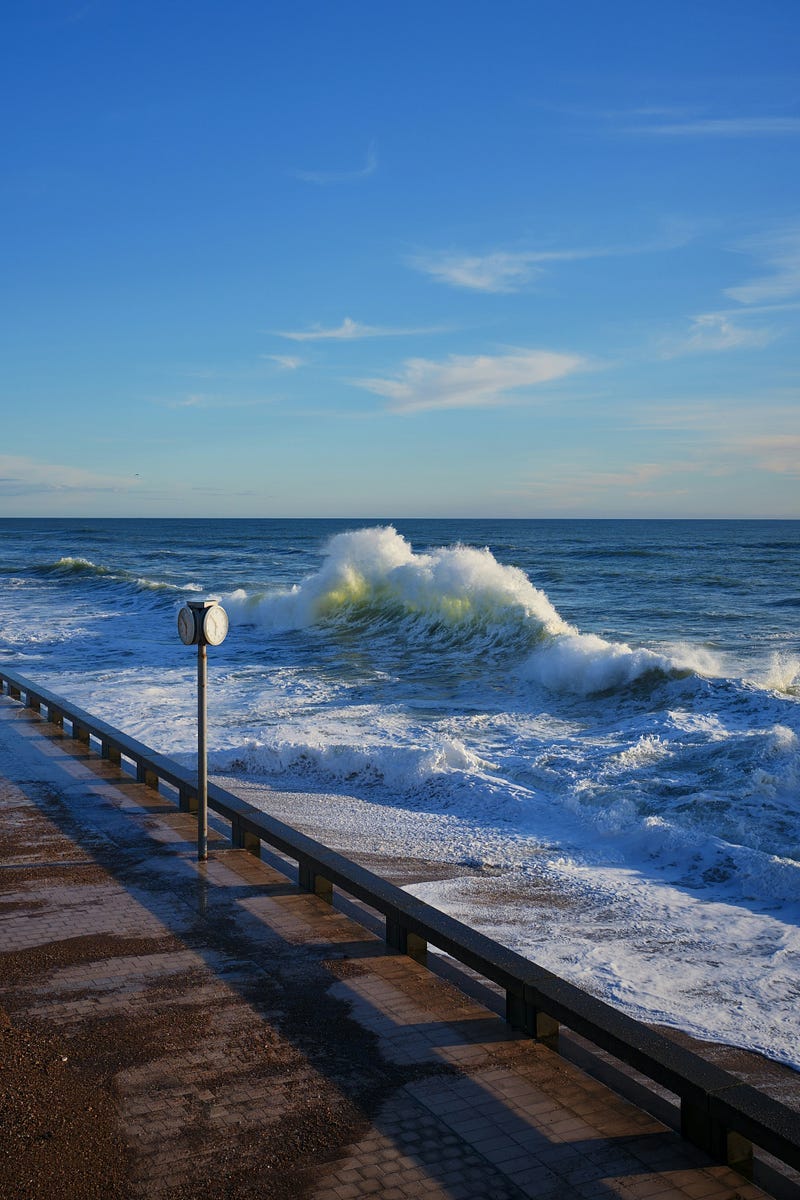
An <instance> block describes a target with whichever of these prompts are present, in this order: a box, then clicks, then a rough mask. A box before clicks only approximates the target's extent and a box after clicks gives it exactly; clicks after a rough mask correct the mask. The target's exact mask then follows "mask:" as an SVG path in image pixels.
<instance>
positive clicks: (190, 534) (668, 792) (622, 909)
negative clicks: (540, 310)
mask: <svg viewBox="0 0 800 1200" xmlns="http://www.w3.org/2000/svg"><path fill="white" fill-rule="evenodd" d="M799 563H800V521H650V520H626V521H613V520H563V521H562V520H541V521H540V520H390V519H385V520H384V519H376V520H363V519H361V520H352V521H348V520H200V519H198V520H157V519H151V520H118V519H106V520H101V519H92V520H77V519H75V520H73V519H59V520H55V519H54V520H33V519H31V520H25V519H7V520H2V521H0V599H1V600H2V609H0V613H1V614H2V615H0V661H2V663H3V665H5V666H7V667H9V668H12V669H14V670H16V671H19V672H21V673H22V674H24V675H25V676H27V677H29V678H30V679H33V680H35V681H37V682H39V683H41V684H42V685H44V686H47V687H49V688H51V689H52V690H53V691H55V692H57V693H59V694H60V695H62V696H64V697H66V698H68V699H69V700H71V701H73V702H74V703H77V704H78V705H80V706H82V707H84V708H86V709H88V710H89V711H91V712H92V713H94V714H96V715H97V716H100V717H102V718H103V719H105V720H107V721H108V722H110V723H111V724H112V725H115V726H117V727H118V728H120V729H122V730H124V731H125V732H127V733H129V734H132V735H133V736H135V737H137V738H139V739H141V740H142V741H144V742H145V743H147V744H148V745H150V746H152V747H153V748H155V749H157V750H159V751H161V752H164V753H166V754H168V755H170V756H172V757H173V758H175V759H177V760H178V761H179V762H182V763H185V764H190V765H191V764H193V763H195V762H196V707H195V706H196V698H195V681H196V654H195V652H194V650H193V649H192V648H189V647H186V646H184V645H183V643H182V642H181V641H180V639H179V637H178V631H177V615H178V612H179V610H180V608H181V607H182V606H183V605H184V604H185V603H186V602H187V601H189V600H197V599H206V598H212V599H216V600H218V601H219V602H220V603H221V604H222V605H223V607H224V608H225V609H226V611H227V613H228V617H229V621H230V629H229V632H228V636H227V638H226V639H225V641H224V642H223V643H222V644H221V645H219V646H214V647H211V648H209V652H208V659H209V689H208V696H209V699H208V703H209V735H208V736H209V769H210V772H211V774H212V776H213V775H216V776H218V777H220V778H221V779H224V780H225V782H226V786H232V787H234V788H237V787H239V788H240V789H241V790H242V792H243V794H246V795H247V798H248V799H249V800H251V802H254V803H259V804H263V806H264V807H265V808H269V805H270V801H269V797H270V795H275V794H278V793H279V794H280V795H281V796H282V797H283V800H284V805H285V804H287V803H288V804H289V807H290V811H293V808H292V806H295V809H294V810H296V812H297V817H298V821H302V823H303V824H304V827H306V828H308V827H309V826H310V827H312V828H318V829H322V830H324V831H327V834H328V836H329V837H335V840H336V844H337V846H338V847H339V848H341V849H344V850H345V852H347V851H348V850H349V851H350V852H351V853H353V854H368V855H377V856H383V857H384V858H387V859H390V858H392V856H398V857H399V856H402V857H405V858H408V859H415V860H420V861H424V862H428V863H432V864H439V865H443V864H446V865H447V871H444V872H443V871H442V870H440V871H438V872H437V871H432V872H431V878H428V879H423V881H422V882H417V883H414V884H412V885H410V890H412V891H414V892H415V893H416V894H418V895H421V896H423V897H424V898H425V899H426V900H428V901H429V902H430V903H432V904H435V905H437V906H439V907H440V908H442V909H444V910H445V911H447V912H450V913H452V914H453V915H454V916H457V917H458V918H459V919H461V920H464V921H466V922H467V923H469V924H472V925H474V926H476V927H478V928H480V929H482V930H484V931H485V932H487V933H489V934H490V935H491V936H494V937H496V938H498V939H499V940H500V941H502V942H505V943H506V944H508V945H510V946H512V947H513V948H514V949H516V950H518V951H519V952H520V953H522V954H525V955H527V956H528V957H530V958H532V959H534V960H535V961H537V962H539V963H541V964H542V965H544V966H546V967H548V968H549V969H551V970H553V971H556V972H557V973H558V974H560V975H563V976H564V977H566V978H568V979H570V980H572V981H573V982H575V983H577V984H579V985H580V986H582V987H585V988H587V989H588V990H590V991H591V992H593V993H595V994H596V995H599V996H601V997H603V998H604V999H606V1000H608V1001H609V1002H610V1003H612V1004H615V1005H616V1006H618V1007H620V1008H622V1009H624V1010H625V1011H626V1012H629V1013H631V1014H632V1015H634V1016H636V1017H638V1018H640V1019H643V1020H646V1021H649V1022H653V1023H656V1024H659V1025H662V1026H667V1027H672V1028H676V1029H681V1030H684V1031H685V1032H687V1033H690V1034H692V1035H694V1036H696V1037H699V1038H705V1039H708V1040H712V1041H716V1042H721V1043H726V1044H730V1045H734V1046H739V1047H743V1048H746V1049H750V1050H754V1051H757V1052H760V1053H763V1054H765V1055H767V1056H768V1057H770V1058H772V1059H774V1060H776V1061H778V1062H782V1063H786V1064H789V1065H791V1066H794V1067H795V1068H800V1038H799V1037H798V1019H797V1014H798V1009H799V1008H800V740H799V739H800V569H799V568H798V564H799ZM441 875H444V876H445V877H443V878H442V877H437V876H441Z"/></svg>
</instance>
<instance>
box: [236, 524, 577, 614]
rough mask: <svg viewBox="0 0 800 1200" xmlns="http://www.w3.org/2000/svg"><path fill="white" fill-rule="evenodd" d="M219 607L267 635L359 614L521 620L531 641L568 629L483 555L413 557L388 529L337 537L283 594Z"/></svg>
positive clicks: (544, 602) (523, 583) (534, 593)
mask: <svg viewBox="0 0 800 1200" xmlns="http://www.w3.org/2000/svg"><path fill="white" fill-rule="evenodd" d="M226 604H227V606H228V608H229V609H230V611H231V614H232V616H233V617H234V619H238V620H245V621H246V620H250V621H256V622H259V623H261V624H263V625H265V626H267V627H268V628H274V629H280V628H289V629H300V628H303V627H305V626H308V625H312V624H315V623H317V622H320V621H326V620H328V621H331V620H333V621H335V620H337V619H342V618H345V619H346V618H347V617H348V616H350V617H352V616H353V615H354V614H358V613H371V614H372V615H373V616H374V617H376V618H380V617H381V616H383V617H388V618H391V619H396V618H397V617H398V616H399V617H401V618H402V617H406V618H412V619H413V618H418V617H424V618H427V620H428V621H429V622H430V621H435V622H444V623H446V624H448V625H451V626H460V627H462V628H464V627H470V626H473V625H476V626H483V627H486V626H487V625H492V624H494V625H503V624H506V623H508V622H521V621H526V622H529V623H531V626H532V629H533V632H534V634H535V635H537V636H538V635H539V634H540V633H542V632H545V633H556V632H562V631H566V630H568V629H569V626H568V625H567V624H566V622H565V621H563V620H562V619H561V617H560V616H559V615H558V613H557V612H556V610H555V609H554V608H553V606H552V604H551V603H550V601H549V600H548V599H547V597H546V596H545V594H544V592H542V591H540V590H539V589H538V588H535V587H534V586H533V585H532V584H531V582H530V581H529V579H528V578H527V576H526V575H525V574H524V573H523V572H522V571H520V570H518V569H517V568H516V567H512V566H504V565H502V564H501V563H498V562H497V560H496V559H495V558H494V556H493V555H492V554H491V552H490V551H489V550H485V549H484V550H476V549H474V548H472V547H469V546H454V547H446V548H442V549H438V550H435V551H432V552H431V553H429V554H415V553H414V551H413V550H412V548H411V546H410V545H409V543H408V542H407V541H406V540H405V539H404V538H402V537H401V536H400V535H399V534H398V533H397V531H396V530H395V529H393V528H391V527H390V526H389V527H384V528H374V529H361V530H354V531H352V532H349V533H341V534H338V535H337V536H336V537H334V538H332V539H331V541H330V543H329V544H328V547H327V549H326V553H325V561H324V563H323V566H322V567H321V569H320V570H319V571H318V572H316V573H315V574H313V575H311V576H309V577H308V578H307V579H305V580H304V581H303V582H302V583H301V584H298V585H296V586H295V587H293V588H292V589H290V590H289V591H284V592H281V593H278V594H274V595H266V596H265V595H261V596H248V595H247V594H246V592H244V591H242V590H241V589H239V590H237V591H235V592H233V593H231V594H229V595H228V596H227V597H226Z"/></svg>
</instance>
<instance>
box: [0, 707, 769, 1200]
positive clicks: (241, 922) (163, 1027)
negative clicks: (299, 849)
mask: <svg viewBox="0 0 800 1200" xmlns="http://www.w3.org/2000/svg"><path fill="white" fill-rule="evenodd" d="M67 751H68V753H67ZM195 836H196V832H195V826H194V823H193V821H192V820H191V818H189V817H188V816H186V815H184V814H181V813H179V812H177V811H176V810H175V808H174V807H173V806H172V805H171V804H169V803H168V802H166V801H165V800H164V798H163V797H160V796H158V795H157V794H156V793H155V792H153V791H151V790H149V789H147V788H145V787H144V785H141V784H137V783H135V782H132V781H131V780H129V779H127V778H124V777H122V776H121V775H120V774H119V773H118V772H117V771H116V769H115V768H113V767H112V766H111V765H109V764H106V763H101V762H100V761H99V760H98V759H97V757H96V756H94V755H92V756H91V759H90V758H89V757H88V756H87V752H86V749H85V747H81V746H79V745H78V744H77V743H73V742H71V741H70V740H69V739H66V738H63V737H62V736H61V735H60V734H58V733H57V732H56V731H55V730H54V728H53V727H51V726H49V725H47V724H46V723H45V722H43V721H39V720H37V719H35V718H32V717H31V715H30V714H25V713H23V712H22V711H21V710H20V708H19V706H18V705H16V704H14V703H13V702H11V701H9V700H7V699H5V698H0V1007H1V1008H2V1009H4V1010H5V1012H6V1013H7V1014H8V1021H7V1024H6V1028H5V1031H4V1032H5V1033H6V1034H7V1035H8V1037H9V1038H10V1039H11V1038H13V1037H14V1036H16V1037H17V1039H18V1042H19V1039H22V1044H24V1045H25V1046H27V1047H28V1048H29V1053H30V1054H31V1056H32V1061H35V1062H36V1064H38V1067H40V1068H41V1071H42V1078H43V1079H45V1080H46V1082H47V1085H48V1088H50V1089H51V1090H50V1092H48V1093H47V1094H48V1095H56V1097H58V1096H60V1097H61V1100H60V1101H57V1102H53V1103H50V1104H49V1105H46V1106H44V1107H43V1108H40V1109H36V1107H35V1097H34V1098H32V1099H31V1098H30V1097H29V1098H28V1099H29V1101H30V1105H31V1106H32V1108H31V1110H30V1112H29V1114H28V1117H27V1118H26V1120H27V1122H28V1125H27V1126H26V1132H25V1144H24V1145H20V1146H19V1147H18V1150H19V1153H20V1158H19V1160H18V1159H15V1158H13V1156H12V1154H11V1152H10V1151H9V1152H8V1154H7V1159H6V1164H5V1173H3V1172H2V1171H0V1181H2V1180H5V1181H6V1182H5V1184H3V1183H2V1182H0V1195H2V1196H4V1197H11V1196H13V1197H14V1200H32V1198H33V1197H36V1196H39V1195H42V1196H50V1197H57V1198H58V1200H62V1196H61V1194H60V1193H59V1191H58V1184H59V1178H60V1176H59V1171H60V1170H61V1169H62V1165H63V1163H64V1162H67V1159H68V1150H69V1146H70V1145H71V1144H72V1143H73V1142H75V1141H76V1140H80V1139H81V1138H83V1139H84V1141H85V1144H86V1146H87V1147H88V1146H90V1145H91V1144H92V1138H94V1139H95V1142H97V1141H98V1140H99V1141H100V1142H102V1145H98V1146H96V1147H95V1149H96V1150H97V1155H96V1161H97V1163H98V1164H100V1165H98V1166H97V1167H96V1168H93V1170H92V1171H91V1172H87V1174H91V1178H88V1179H73V1182H72V1183H71V1184H70V1185H69V1186H70V1189H71V1190H70V1191H69V1192H64V1193H63V1197H64V1200H74V1198H77V1197H79V1196H80V1197H84V1196H93V1195H98V1196H102V1197H104V1198H106V1200H113V1197H114V1196H120V1197H122V1196H133V1197H147V1198H148V1200H150V1198H158V1200H160V1198H162V1197H169V1198H171V1200H177V1198H178V1197H180V1198H182V1200H183V1198H187V1200H189V1198H192V1197H195V1196H196V1197H201V1196H202V1197H205V1198H206V1200H214V1198H215V1197H220V1198H222V1197H227V1198H229V1200H234V1198H239V1197H255V1196H259V1197H262V1198H264V1200H269V1198H280V1200H283V1198H287V1200H288V1198H290V1197H292V1198H296V1200H301V1198H308V1200H351V1198H355V1197H361V1196H375V1197H380V1198H381V1200H417V1198H419V1197H425V1200H468V1198H475V1200H478V1198H480V1200H522V1198H523V1197H540V1198H544V1197H559V1198H562V1197H578V1198H586V1200H601V1198H608V1200H611V1198H613V1197H620V1198H630V1200H645V1198H647V1200H666V1198H667V1197H675V1198H677V1197H683V1198H688V1197H691V1198H693V1200H701V1198H703V1200H706V1198H707V1200H755V1198H756V1197H759V1196H762V1195H763V1193H762V1192H761V1191H760V1190H759V1189H758V1188H756V1187H755V1186H753V1185H752V1184H748V1183H747V1182H746V1181H744V1180H743V1179H742V1177H741V1176H739V1175H737V1174H736V1173H734V1172H733V1171H731V1170H729V1169H728V1168H726V1167H723V1166H718V1165H713V1164H711V1163H710V1162H709V1160H707V1159H706V1158H705V1157H704V1156H703V1155H702V1154H700V1153H699V1152H697V1151H695V1150H694V1149H693V1148H691V1147H689V1146H688V1145H687V1144H686V1143H684V1142H683V1141H681V1139H680V1138H679V1137H678V1136H677V1135H676V1134H675V1133H673V1132H671V1131H670V1130H668V1129H666V1128H665V1127H664V1126H663V1125H661V1124H659V1123H658V1121H656V1120H655V1119H653V1118H652V1117H650V1116H648V1115H647V1114H646V1113H644V1112H642V1111H641V1110H639V1109H637V1108H635V1107H633V1106H632V1105H631V1104H629V1103H628V1102H626V1101H625V1100H623V1099H620V1098H619V1097H618V1096H616V1095H615V1094H614V1093H612V1092H611V1091H609V1090H607V1089H606V1087H605V1086H604V1085H602V1084H601V1083H598V1082H597V1081H595V1080H593V1079H591V1078H589V1077H588V1076H586V1075H584V1074H583V1073H582V1072H581V1071H580V1070H578V1069H577V1068H576V1067H574V1066H572V1065H571V1064H570V1063H568V1062H566V1061H565V1060H564V1059H562V1058H560V1057H559V1056H558V1055H557V1054H555V1053H553V1052H552V1051H551V1050H549V1049H547V1048H546V1047H544V1046H542V1045H539V1044H536V1043H534V1042H532V1041H530V1040H529V1039H527V1038H525V1037H524V1036H521V1035H519V1034H517V1033H515V1032H513V1031H512V1030H511V1029H509V1027H508V1026H507V1025H506V1024H505V1023H504V1022H503V1021H502V1020H500V1019H499V1018H498V1017H497V1016H495V1015H494V1014H493V1013H491V1012H489V1011H488V1010H487V1009H485V1008H483V1007H481V1006H480V1005H479V1004H478V1003H476V1002H475V1001H474V1000H471V999H469V998H468V997H466V996H465V995H463V994H461V993H460V992H458V991H456V990H455V989H454V988H453V987H452V986H451V985H450V984H449V983H447V982H445V981H443V980H441V979H439V978H437V977H436V976H435V975H433V974H432V973H430V972H429V971H427V970H426V969H425V968H424V967H423V966H421V965H419V964H418V963H416V962H414V961H413V960H411V959H409V958H406V957H403V956H398V955H394V954H388V953H386V951H385V948H384V945H383V943H382V941H381V940H380V939H378V938H377V937H375V936H374V935H373V934H371V933H369V932H367V931H366V930H365V929H364V928H363V927H362V926H360V925H358V924H355V923H354V922H353V921H352V920H350V919H349V918H348V917H347V916H345V915H343V914H342V913H340V912H338V911H337V910H336V909H334V908H331V906H329V905H326V904H325V903H324V902H323V901H321V900H320V899H318V898H317V897H315V896H311V895H307V894H305V893H301V892H299V891H298V890H297V889H296V887H295V886H294V885H293V884H291V883H290V882H289V881H288V880H287V878H286V876H284V875H282V874H280V873H279V872H278V871H277V870H275V869H273V868H272V867H271V866H269V865H267V864H266V863H262V862H259V861H257V860H256V859H254V858H253V857H252V856H250V855H248V854H247V853H245V852H244V851H239V850H230V849H227V848H225V843H224V842H223V841H222V840H221V839H219V838H216V837H214V835H213V834H212V839H211V843H210V845H211V852H210V858H209V862H208V864H207V865H205V866H200V865H198V864H197V862H196V861H195ZM0 1032H3V1030H0ZM26 1039H27V1040H26ZM14 1044H17V1043H14ZM37 1047H38V1051H37ZM42 1047H44V1048H45V1049H44V1050H42V1049H41V1048H42ZM31 1074H32V1071H30V1072H28V1076H27V1078H29V1077H31ZM31 1086H33V1085H31ZM59 1087H60V1088H61V1091H60V1092H59V1091H58V1088H59ZM53 1088H55V1089H56V1091H55V1092H53V1091H52V1089H53ZM0 1092H2V1088H0ZM6 1094H7V1095H12V1099H13V1097H14V1096H16V1093H15V1092H13V1089H11V1091H7V1093H6ZM76 1097H77V1099H76ZM17 1099H18V1097H17ZM16 1102H17V1101H15V1103H16ZM19 1103H20V1104H22V1101H21V1100H19ZM59 1104H62V1105H63V1106H64V1108H63V1110H62V1108H60V1107H59ZM70 1106H71V1108H70ZM12 1107H13V1106H12ZM67 1110H69V1120H68V1121H67V1118H66V1117H64V1120H63V1121H61V1124H59V1114H61V1113H62V1112H67ZM73 1110H75V1111H73ZM31 1113H32V1114H33V1115H31ZM37 1121H38V1125H36V1122H37ZM31 1122H33V1126H34V1127H33V1128H29V1126H30V1125H31ZM64 1122H66V1125H65V1124H64ZM12 1132H13V1131H12ZM19 1136H20V1137H22V1135H21V1134H20V1135H19ZM59 1139H60V1141H59ZM6 1144H7V1146H10V1144H11V1143H10V1142H7V1143H6ZM59 1146H60V1147H61V1150H59ZM104 1147H105V1148H106V1149H107V1150H109V1148H110V1150H109V1154H110V1160H111V1165H110V1166H109V1165H108V1163H109V1154H106V1156H105V1158H104V1157H103V1153H102V1151H103V1149H104ZM2 1154H3V1151H2V1148H1V1147H0V1155H2ZM18 1161H19V1162H20V1163H21V1164H22V1165H19V1169H17V1166H18ZM104 1164H105V1165H104ZM105 1170H109V1171H110V1176H109V1178H110V1179H111V1182H110V1183H109V1182H107V1181H104V1180H103V1179H102V1178H101V1176H102V1174H103V1172H104V1171H105ZM15 1172H16V1174H15ZM9 1181H10V1182H9ZM15 1181H16V1182H15ZM3 1186H5V1188H6V1191H5V1192H3V1191H2V1187H3ZM62 1186H63V1185H62ZM93 1187H94V1188H95V1190H94V1191H93V1190H92V1188H93ZM13 1188H16V1189H17V1190H9V1189H13Z"/></svg>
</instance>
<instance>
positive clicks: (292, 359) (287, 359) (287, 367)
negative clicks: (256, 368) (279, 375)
mask: <svg viewBox="0 0 800 1200" xmlns="http://www.w3.org/2000/svg"><path fill="white" fill-rule="evenodd" d="M261 357H262V358H264V359H266V360H267V361H268V362H274V363H275V364H276V365H277V366H279V367H281V368H282V369H283V370H284V371H297V370H298V368H300V367H304V366H305V359H302V358H297V357H296V355H293V354H262V355H261Z"/></svg>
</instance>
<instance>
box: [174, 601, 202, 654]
mask: <svg viewBox="0 0 800 1200" xmlns="http://www.w3.org/2000/svg"><path fill="white" fill-rule="evenodd" d="M178 633H179V634H180V637H181V641H182V642H183V644H184V646H193V645H194V644H195V642H196V641H197V640H198V639H197V622H196V621H195V616H194V612H193V611H192V609H191V608H189V607H188V605H184V607H183V608H182V609H181V611H180V612H179V613H178Z"/></svg>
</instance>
